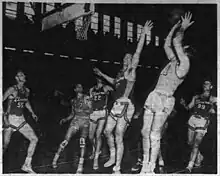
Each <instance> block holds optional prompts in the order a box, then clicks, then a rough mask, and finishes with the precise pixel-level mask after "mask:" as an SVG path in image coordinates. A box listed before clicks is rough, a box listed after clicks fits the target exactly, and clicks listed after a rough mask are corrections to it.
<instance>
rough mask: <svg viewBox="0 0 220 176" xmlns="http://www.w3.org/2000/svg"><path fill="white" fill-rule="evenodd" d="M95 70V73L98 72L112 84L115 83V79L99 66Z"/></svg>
mask: <svg viewBox="0 0 220 176" xmlns="http://www.w3.org/2000/svg"><path fill="white" fill-rule="evenodd" d="M93 71H94V72H95V74H97V75H98V76H101V77H103V78H104V79H105V80H106V81H108V82H109V83H110V84H112V85H113V84H114V81H115V79H114V78H111V77H110V76H108V75H106V74H104V73H102V72H101V71H100V70H99V69H98V68H94V69H93Z"/></svg>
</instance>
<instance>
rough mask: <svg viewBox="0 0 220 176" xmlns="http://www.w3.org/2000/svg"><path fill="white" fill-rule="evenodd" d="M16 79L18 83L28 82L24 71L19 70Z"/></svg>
mask: <svg viewBox="0 0 220 176" xmlns="http://www.w3.org/2000/svg"><path fill="white" fill-rule="evenodd" d="M15 79H16V81H17V82H18V83H25V82H26V76H25V74H24V72H23V71H22V70H18V71H17V73H16V75H15Z"/></svg>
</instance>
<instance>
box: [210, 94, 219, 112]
mask: <svg viewBox="0 0 220 176" xmlns="http://www.w3.org/2000/svg"><path fill="white" fill-rule="evenodd" d="M210 101H211V103H212V108H211V109H210V111H209V112H210V113H211V114H215V113H217V97H214V96H211V97H210Z"/></svg>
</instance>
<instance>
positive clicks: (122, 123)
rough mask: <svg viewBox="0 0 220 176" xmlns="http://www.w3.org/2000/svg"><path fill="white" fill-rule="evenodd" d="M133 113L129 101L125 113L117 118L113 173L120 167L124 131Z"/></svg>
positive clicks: (118, 170)
mask: <svg viewBox="0 0 220 176" xmlns="http://www.w3.org/2000/svg"><path fill="white" fill-rule="evenodd" d="M125 106H126V105H125ZM133 113H134V106H133V105H132V104H131V103H129V105H128V107H127V110H126V112H125V114H124V115H123V116H122V117H121V118H118V119H117V125H116V130H115V137H116V149H117V150H116V151H117V152H116V165H115V167H114V168H113V170H114V172H115V173H120V169H121V168H120V167H121V161H122V157H123V154H124V143H123V138H124V133H125V131H126V129H127V127H128V125H129V122H130V121H131V118H132V116H133Z"/></svg>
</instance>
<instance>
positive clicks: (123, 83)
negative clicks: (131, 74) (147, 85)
mask: <svg viewBox="0 0 220 176" xmlns="http://www.w3.org/2000/svg"><path fill="white" fill-rule="evenodd" d="M134 82H135V81H128V80H127V79H126V78H125V76H124V72H121V73H119V75H118V77H117V78H116V79H115V91H114V93H113V97H114V100H117V99H119V98H121V97H127V98H129V99H131V98H132V94H133V87H134ZM129 84H130V85H129ZM128 85H129V88H130V89H129V90H128V91H127V92H125V90H126V87H127V86H128Z"/></svg>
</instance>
